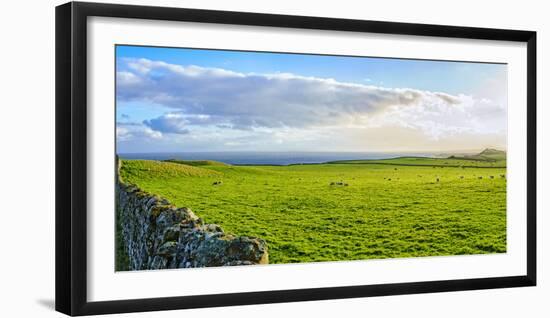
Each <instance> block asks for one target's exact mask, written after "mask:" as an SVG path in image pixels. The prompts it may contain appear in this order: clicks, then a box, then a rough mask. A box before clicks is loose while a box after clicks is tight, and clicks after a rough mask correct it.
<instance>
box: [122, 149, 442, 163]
mask: <svg viewBox="0 0 550 318" xmlns="http://www.w3.org/2000/svg"><path fill="white" fill-rule="evenodd" d="M119 156H120V157H121V158H122V159H143V160H168V159H176V160H214V161H220V162H224V163H227V164H231V165H281V166H286V165H293V164H315V163H326V162H331V161H344V160H378V159H391V158H399V157H430V158H444V157H447V156H449V154H446V155H445V154H441V153H435V152H433V153H430V152H252V151H235V152H158V153H120V154H119Z"/></svg>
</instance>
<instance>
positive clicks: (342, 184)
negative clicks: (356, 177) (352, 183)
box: [330, 181, 348, 187]
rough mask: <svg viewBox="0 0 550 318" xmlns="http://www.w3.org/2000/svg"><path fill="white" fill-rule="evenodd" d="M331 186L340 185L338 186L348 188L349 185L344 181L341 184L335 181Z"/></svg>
mask: <svg viewBox="0 0 550 318" xmlns="http://www.w3.org/2000/svg"><path fill="white" fill-rule="evenodd" d="M330 185H331V186H334V185H338V186H345V187H347V186H348V184H347V183H346V182H344V181H339V182H334V181H333V182H331V183H330Z"/></svg>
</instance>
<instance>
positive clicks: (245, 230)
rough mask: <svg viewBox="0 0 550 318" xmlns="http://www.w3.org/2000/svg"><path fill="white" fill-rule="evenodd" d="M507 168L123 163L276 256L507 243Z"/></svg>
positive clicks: (424, 251)
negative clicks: (260, 241) (260, 242)
mask: <svg viewBox="0 0 550 318" xmlns="http://www.w3.org/2000/svg"><path fill="white" fill-rule="evenodd" d="M500 164H502V162H501V163H500ZM505 173H506V169H505V167H504V165H503V166H502V167H499V166H498V165H497V163H496V162H491V161H489V160H470V159H457V158H454V159H449V158H448V159H430V158H398V159H389V160H376V161H368V162H367V161H355V162H350V161H348V162H345V164H342V163H341V162H340V163H338V164H318V165H292V166H229V165H224V164H201V165H197V164H195V165H193V164H191V165H189V164H185V163H184V162H180V163H174V162H156V161H126V160H125V161H124V162H123V165H122V177H123V178H124V179H125V180H127V181H129V182H132V183H135V184H138V185H139V186H140V187H142V188H143V189H144V190H146V191H149V192H152V193H156V194H159V195H161V196H163V197H165V198H167V199H169V200H170V201H172V202H173V203H174V204H176V205H178V206H181V207H189V208H191V209H192V210H193V211H194V212H195V213H196V214H197V215H199V216H200V217H202V218H204V219H205V220H206V221H207V222H209V223H216V224H219V225H221V226H222V227H223V228H224V229H225V230H226V231H227V232H232V233H235V234H238V235H250V236H257V237H261V238H263V239H265V240H266V241H267V242H268V245H269V249H270V262H271V263H288V262H311V261H336V260H357V259H370V258H388V257H414V256H428V255H456V254H478V253H496V252H505V251H506V178H505ZM331 184H332V185H331Z"/></svg>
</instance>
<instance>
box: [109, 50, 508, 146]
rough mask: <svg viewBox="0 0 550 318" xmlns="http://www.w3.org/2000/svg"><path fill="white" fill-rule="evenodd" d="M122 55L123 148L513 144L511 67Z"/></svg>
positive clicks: (224, 54)
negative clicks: (509, 135)
mask: <svg viewBox="0 0 550 318" xmlns="http://www.w3.org/2000/svg"><path fill="white" fill-rule="evenodd" d="M116 59H117V79H118V86H117V123H118V124H117V130H119V131H120V134H119V136H120V137H119V138H117V146H118V148H119V151H120V152H156V151H225V150H266V148H268V149H267V150H273V151H285V150H289V151H290V150H300V147H302V148H304V149H301V150H311V151H319V150H322V148H323V147H324V146H323V145H326V142H327V140H326V138H327V137H326V132H327V131H331V132H334V130H335V128H338V127H339V130H341V131H342V133H341V134H340V135H338V136H334V133H331V135H333V136H332V137H333V139H332V140H334V141H336V140H341V141H344V140H347V142H345V143H344V144H343V145H342V144H340V143H337V144H335V147H333V148H331V149H326V150H327V151H388V150H401V151H402V150H411V151H412V150H415V151H416V150H430V149H440V148H445V149H440V150H451V149H450V148H462V149H465V147H466V148H467V149H473V148H476V147H482V146H483V145H486V146H494V147H500V148H504V147H505V143H506V142H505V132H506V107H507V101H506V99H507V96H506V70H507V68H506V65H502V64H488V63H466V62H447V61H427V60H406V59H389V58H367V57H346V56H323V55H303V54H283V53H277V54H276V53H262V52H240V51H222V50H201V49H177V48H158V47H138V46H117V49H116ZM245 95H246V96H247V98H246V99H243V96H245ZM281 111H285V112H286V113H287V114H288V116H283V115H281ZM438 112H440V114H439V117H440V118H438ZM308 114H310V116H309V115H308ZM312 114H314V115H312ZM453 117H454V118H453ZM273 120H275V121H276V122H272V121H273ZM268 122H269V123H268ZM384 127H385V128H387V129H384ZM140 129H141V131H140ZM390 129H391V131H389V130H390ZM130 131H133V133H130ZM384 132H386V134H387V135H388V136H393V138H388V139H387V140H386V142H383V141H382V140H379V141H376V140H377V139H379V137H377V136H374V134H381V133H384ZM399 132H401V133H403V134H410V133H413V132H414V134H413V135H415V136H416V137H418V138H421V139H422V140H421V141H420V142H416V143H413V144H410V141H407V138H405V137H406V136H402V137H401V138H400V137H399V135H400V133H399ZM369 133H370V134H371V135H369ZM205 135H208V136H205ZM275 135H277V136H275ZM316 135H317V136H318V137H317V138H316V137H315V136H316ZM323 135H325V137H321V136H323ZM394 135H395V136H394ZM461 135H463V136H462V137H464V138H462V139H463V140H462V141H461ZM273 136H275V137H273ZM475 139H479V140H478V141H476V142H473V141H474V140H475ZM445 140H446V143H445ZM201 142H202V144H201ZM266 145H267V146H266ZM305 148H307V149H305ZM421 148H422V149H421ZM456 150H458V149H456Z"/></svg>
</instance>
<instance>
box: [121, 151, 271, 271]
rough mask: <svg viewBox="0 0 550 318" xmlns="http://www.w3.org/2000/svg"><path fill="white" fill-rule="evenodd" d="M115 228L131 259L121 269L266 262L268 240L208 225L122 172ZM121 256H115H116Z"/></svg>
mask: <svg viewBox="0 0 550 318" xmlns="http://www.w3.org/2000/svg"><path fill="white" fill-rule="evenodd" d="M120 164H121V162H120V160H118V158H117V180H118V182H117V186H116V192H117V193H116V196H117V197H116V200H117V203H116V204H117V213H118V215H117V221H118V222H119V225H120V226H119V227H117V228H118V229H119V230H120V231H121V233H120V235H119V236H118V237H119V238H120V240H121V243H122V246H123V250H124V252H125V253H126V254H127V258H125V259H127V262H126V263H128V264H124V266H120V264H118V266H117V268H119V269H120V268H122V269H123V270H145V269H163V268H186V267H207V266H228V265H253V264H267V263H268V252H267V245H266V243H265V241H264V240H262V239H259V238H251V237H244V236H233V235H231V234H226V233H224V231H223V230H222V229H221V228H220V227H219V226H218V225H215V224H205V223H204V222H203V221H202V219H200V218H199V217H197V216H196V215H195V214H194V213H193V212H192V211H191V210H190V209H188V208H177V207H175V206H173V205H172V204H170V202H168V201H167V200H165V199H162V198H160V197H158V196H155V195H152V194H149V193H146V192H144V191H142V190H141V189H139V188H138V187H137V186H135V185H130V184H125V183H124V182H123V181H122V180H121V179H120V177H119V176H118V172H119V170H120ZM118 259H119V257H117V260H118Z"/></svg>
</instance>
